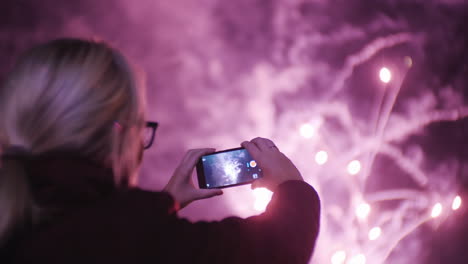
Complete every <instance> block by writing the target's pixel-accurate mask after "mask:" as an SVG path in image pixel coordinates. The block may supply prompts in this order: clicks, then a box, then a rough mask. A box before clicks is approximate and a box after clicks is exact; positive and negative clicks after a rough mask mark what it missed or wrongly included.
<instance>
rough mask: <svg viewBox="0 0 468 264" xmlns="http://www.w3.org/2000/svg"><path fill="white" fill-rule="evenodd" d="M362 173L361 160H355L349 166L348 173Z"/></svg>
mask: <svg viewBox="0 0 468 264" xmlns="http://www.w3.org/2000/svg"><path fill="white" fill-rule="evenodd" d="M360 171H361V162H359V160H353V161H351V162H350V163H349V164H348V173H349V174H351V175H356V174H358V173H359V172H360Z"/></svg>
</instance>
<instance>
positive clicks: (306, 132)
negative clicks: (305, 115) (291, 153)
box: [300, 123, 315, 138]
mask: <svg viewBox="0 0 468 264" xmlns="http://www.w3.org/2000/svg"><path fill="white" fill-rule="evenodd" d="M300 133H301V136H303V137H304V138H312V137H313V136H314V135H315V127H314V126H313V125H312V124H309V123H305V124H302V125H301V128H300Z"/></svg>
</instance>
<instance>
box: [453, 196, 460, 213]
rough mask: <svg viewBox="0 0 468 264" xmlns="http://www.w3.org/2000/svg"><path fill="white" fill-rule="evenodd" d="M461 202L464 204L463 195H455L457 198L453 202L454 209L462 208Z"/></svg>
mask: <svg viewBox="0 0 468 264" xmlns="http://www.w3.org/2000/svg"><path fill="white" fill-rule="evenodd" d="M461 204H462V199H461V197H460V196H457V197H455V199H453V203H452V210H454V211H455V210H458V209H460V207H461Z"/></svg>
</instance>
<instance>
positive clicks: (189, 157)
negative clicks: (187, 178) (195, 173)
mask: <svg viewBox="0 0 468 264" xmlns="http://www.w3.org/2000/svg"><path fill="white" fill-rule="evenodd" d="M214 151H215V149H213V148H205V149H191V150H189V151H188V152H187V153H186V154H185V157H184V158H183V160H182V163H181V166H180V167H181V168H182V170H183V172H184V173H190V172H191V171H192V170H193V168H195V165H197V162H198V160H199V159H200V158H201V157H202V156H203V155H207V154H210V153H213V152H214Z"/></svg>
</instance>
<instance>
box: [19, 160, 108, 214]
mask: <svg viewBox="0 0 468 264" xmlns="http://www.w3.org/2000/svg"><path fill="white" fill-rule="evenodd" d="M25 169H26V174H27V177H28V180H29V183H30V187H31V193H32V195H33V199H34V202H35V203H36V205H38V206H39V208H47V209H57V210H60V211H62V210H66V209H68V208H74V207H81V206H83V205H86V204H89V203H93V202H95V201H96V200H99V199H102V198H104V197H106V196H108V195H109V194H111V193H112V192H114V191H115V190H116V187H115V184H114V176H113V172H112V169H110V168H106V167H104V166H102V165H101V164H99V163H97V162H94V161H92V160H90V159H88V158H85V157H82V156H78V155H73V154H70V153H54V154H48V155H43V156H39V157H34V158H28V159H27V160H26V161H25Z"/></svg>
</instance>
